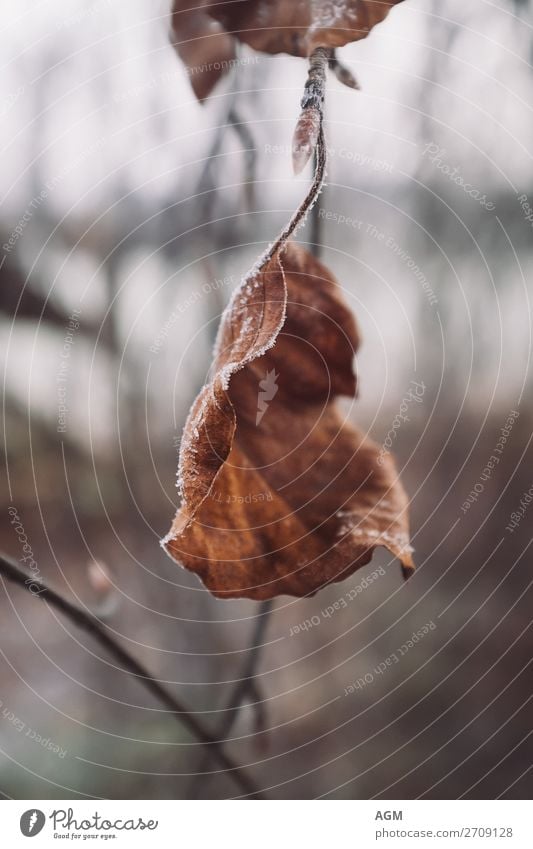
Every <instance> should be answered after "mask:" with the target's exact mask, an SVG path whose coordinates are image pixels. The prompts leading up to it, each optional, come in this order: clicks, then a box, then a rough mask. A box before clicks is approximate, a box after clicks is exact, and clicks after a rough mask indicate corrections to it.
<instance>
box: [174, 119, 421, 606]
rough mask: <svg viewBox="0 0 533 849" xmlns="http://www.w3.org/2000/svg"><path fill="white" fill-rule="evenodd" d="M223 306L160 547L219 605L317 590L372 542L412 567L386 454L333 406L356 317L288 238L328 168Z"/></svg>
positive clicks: (350, 380)
mask: <svg viewBox="0 0 533 849" xmlns="http://www.w3.org/2000/svg"><path fill="white" fill-rule="evenodd" d="M317 150H318V157H317V171H316V174H315V179H314V182H313V185H312V187H311V190H310V192H309V194H308V195H307V197H306V199H305V200H304V202H303V203H302V205H301V206H300V208H299V209H298V210H297V212H296V213H295V214H294V216H293V218H292V219H291V221H290V222H289V224H288V226H287V227H286V228H285V230H284V231H283V232H282V233H281V235H280V236H279V238H278V239H277V241H276V242H275V243H274V245H273V246H272V247H271V248H270V249H269V250H268V251H267V253H266V254H265V256H264V257H263V258H262V259H261V260H260V261H259V263H258V264H257V266H256V267H255V268H254V269H252V271H251V272H250V273H249V274H248V275H247V277H246V278H245V279H244V280H243V282H242V283H241V285H240V286H239V288H238V289H237V290H236V292H235V293H234V296H233V298H232V300H231V302H230V304H229V305H228V307H227V309H226V310H225V312H224V315H223V317H222V322H221V326H220V330H219V335H218V341H217V349H216V355H215V362H214V366H213V376H212V378H211V380H210V381H209V382H208V383H207V385H206V386H205V387H204V388H203V390H202V392H201V393H200V395H199V396H198V398H197V400H196V401H195V403H194V405H193V408H192V410H191V412H190V414H189V417H188V419H187V423H186V425H185V430H184V435H183V440H182V444H181V449H180V459H179V470H178V475H179V486H180V489H181V495H182V502H181V506H180V508H179V510H178V513H177V515H176V518H175V520H174V523H173V525H172V528H171V530H170V533H169V534H168V536H167V537H166V538H165V539H164V540H163V541H162V544H163V545H164V547H165V549H166V550H167V552H168V553H169V554H170V555H171V556H172V557H173V558H174V559H175V560H177V561H178V562H179V563H180V564H182V565H183V566H185V567H186V568H187V569H190V570H191V571H193V572H196V573H197V574H198V575H199V576H200V578H201V579H202V581H203V582H204V584H205V585H206V587H207V588H208V589H209V590H210V591H211V592H212V593H213V594H214V595H216V596H218V597H220V598H252V599H267V598H272V597H274V596H277V595H280V594H282V593H286V594H289V595H294V596H306V595H312V594H313V593H315V592H317V591H318V590H319V589H320V588H321V587H324V586H325V585H326V584H328V583H331V582H332V581H340V580H342V579H344V578H346V577H348V576H349V575H351V574H352V572H354V571H355V570H356V569H358V568H359V567H360V566H363V565H364V564H365V563H368V561H369V560H370V559H371V557H372V553H373V551H374V549H375V548H376V547H377V546H378V545H382V546H385V547H386V548H388V549H389V550H390V551H391V552H392V553H393V554H394V555H396V556H397V557H398V558H399V559H400V561H401V564H402V567H403V570H404V574H405V575H408V574H409V573H410V571H411V570H412V569H413V568H414V567H413V563H412V559H411V547H410V545H409V536H408V516H407V506H408V504H407V497H406V495H405V492H404V490H403V488H402V486H401V484H400V482H399V481H398V479H397V475H396V472H395V469H394V465H393V462H392V460H391V459H390V457H389V455H385V456H384V457H383V456H381V457H380V454H379V452H378V449H377V447H376V446H375V445H374V443H373V442H371V441H370V440H368V439H366V438H365V437H364V435H363V434H362V433H361V432H360V431H359V430H357V429H356V428H354V427H352V425H351V424H349V423H348V422H347V421H346V420H345V418H344V417H343V415H342V414H341V412H340V410H339V409H338V407H337V404H336V398H337V397H338V396H339V395H347V396H355V391H356V379H355V375H354V372H353V358H354V354H355V352H356V351H357V348H358V346H359V337H358V332H357V328H356V325H355V320H354V318H353V316H352V314H351V313H350V311H349V309H348V307H347V305H346V303H345V302H344V300H343V298H342V296H341V293H340V289H339V286H338V284H337V283H336V281H335V280H334V278H333V276H332V275H331V273H330V272H329V271H328V269H327V268H325V266H323V265H322V264H321V263H320V262H319V261H318V260H317V259H315V258H314V257H313V256H311V254H309V253H308V252H307V251H305V250H304V249H303V248H302V247H300V246H298V245H296V244H295V243H294V242H293V241H292V240H290V237H291V236H292V235H293V233H294V231H295V230H296V228H297V227H298V226H299V224H300V223H301V222H302V220H303V219H304V218H305V215H306V213H307V212H308V210H309V209H310V207H311V206H312V204H313V203H314V201H315V200H316V198H317V196H318V193H319V191H320V186H321V184H322V180H323V175H324V170H325V150H324V139H323V135H322V127H321V126H320V129H319V136H318V147H317Z"/></svg>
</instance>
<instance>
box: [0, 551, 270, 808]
mask: <svg viewBox="0 0 533 849" xmlns="http://www.w3.org/2000/svg"><path fill="white" fill-rule="evenodd" d="M0 575H3V576H4V577H5V578H7V579H8V580H9V581H11V582H12V583H14V584H17V585H18V586H19V587H23V588H24V589H26V590H28V591H29V592H30V595H32V596H33V597H34V598H38V599H41V601H44V602H45V603H46V604H49V605H51V606H52V607H55V608H56V609H57V610H60V611H61V612H62V613H64V614H65V616H67V617H68V618H69V619H70V620H71V621H72V622H73V623H74V624H75V625H77V626H78V628H81V629H82V630H84V631H87V632H88V633H89V634H91V636H92V637H94V639H95V640H97V641H98V642H99V643H100V644H101V645H102V646H104V648H106V649H107V650H108V651H109V653H110V654H112V655H114V657H115V658H116V659H117V660H118V661H119V662H120V663H122V664H123V666H124V667H125V669H126V670H127V671H128V672H130V673H131V674H132V675H133V676H134V677H135V678H138V679H139V681H140V682H141V683H142V684H143V685H144V686H145V687H146V689H147V690H149V691H150V692H151V693H152V695H153V696H155V698H156V699H158V700H159V701H160V702H161V703H162V704H164V705H165V707H167V708H168V709H169V711H170V712H171V713H172V715H173V716H174V718H175V719H177V720H178V722H180V723H182V724H183V725H184V726H185V727H186V728H187V729H188V730H189V731H190V732H191V734H192V735H193V736H194V737H196V739H197V740H198V741H199V742H200V743H201V744H202V745H204V746H206V747H207V748H208V750H209V752H210V753H211V754H212V756H213V758H215V759H216V760H217V761H218V763H219V765H220V766H221V767H222V768H223V769H224V770H225V771H227V772H228V773H230V775H231V777H232V778H233V780H234V781H235V783H236V784H238V786H239V787H240V789H241V790H242V791H244V794H245V795H247V796H249V797H251V798H253V799H262V798H264V797H263V795H262V794H261V792H260V791H259V789H258V788H257V787H256V785H255V783H254V782H253V781H252V779H251V778H250V777H249V776H248V774H247V773H246V772H245V770H243V768H242V767H241V766H239V765H238V764H237V763H235V761H234V760H233V759H232V758H231V757H230V756H229V755H227V754H226V752H225V751H224V748H223V744H222V740H221V739H220V738H219V737H217V736H215V735H213V734H211V732H210V731H209V730H208V729H207V728H206V727H205V726H204V724H203V722H201V721H200V720H199V719H197V718H196V717H195V715H194V714H193V713H191V712H190V711H189V710H187V708H186V707H184V705H183V704H182V703H181V702H180V701H179V700H178V699H176V698H175V697H174V696H172V695H171V694H170V693H169V692H168V691H167V690H166V689H165V687H163V686H162V685H161V684H160V683H159V681H157V679H155V678H154V677H153V676H152V675H150V673H149V672H148V670H147V669H146V668H145V667H144V666H143V665H142V664H141V663H139V661H138V660H136V659H135V658H134V657H133V656H132V655H131V654H130V653H129V652H128V651H126V649H124V648H122V646H121V645H120V644H119V643H118V642H116V641H115V639H114V638H113V637H111V636H110V635H109V633H108V632H107V630H106V627H105V626H104V625H103V624H102V623H101V622H100V620H99V619H97V617H96V616H94V615H93V614H92V613H88V612H87V611H85V610H83V609H82V608H80V607H77V606H76V605H75V604H72V602H70V601H67V599H65V598H63V596H61V595H60V594H59V593H58V592H56V591H55V590H53V589H51V588H50V587H48V586H47V585H46V584H45V583H44V582H43V581H41V580H37V579H36V578H34V577H33V576H32V575H28V574H27V573H26V572H24V571H23V570H22V569H20V568H19V567H18V566H17V565H16V563H14V562H13V561H12V560H10V559H9V558H7V557H6V556H5V555H3V554H0Z"/></svg>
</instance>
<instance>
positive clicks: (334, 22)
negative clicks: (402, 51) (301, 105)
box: [206, 0, 402, 56]
mask: <svg viewBox="0 0 533 849" xmlns="http://www.w3.org/2000/svg"><path fill="white" fill-rule="evenodd" d="M400 2H402V0H211V2H208V3H207V6H206V8H207V10H208V11H209V13H210V14H211V15H212V16H213V17H214V18H216V19H217V20H218V21H220V23H221V24H222V25H223V27H224V29H225V30H226V31H227V32H228V33H232V34H233V35H235V36H236V37H237V38H238V39H239V40H240V41H243V42H244V43H245V44H249V45H250V46H251V47H253V48H254V49H255V50H260V51H262V52H263V53H290V54H292V55H293V56H310V55H311V53H312V52H313V51H314V50H315V49H316V48H317V47H342V46H343V45H345V44H348V43H349V42H351V41H358V40H359V39H361V38H365V37H366V36H367V35H368V33H369V32H370V30H371V29H372V27H374V26H375V25H376V24H378V23H380V22H381V21H382V20H383V19H384V18H386V16H387V15H388V13H389V11H390V9H391V8H392V6H395V5H396V4H397V3H400Z"/></svg>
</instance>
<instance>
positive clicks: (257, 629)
mask: <svg viewBox="0 0 533 849" xmlns="http://www.w3.org/2000/svg"><path fill="white" fill-rule="evenodd" d="M272 606H273V602H272V599H269V600H268V601H262V602H261V604H260V606H259V610H258V612H257V614H256V617H255V625H254V630H253V633H252V639H251V641H250V648H249V649H248V652H247V654H246V658H245V661H244V665H243V668H242V671H241V675H240V676H239V680H238V681H237V682H236V684H235V687H234V689H233V692H232V693H231V694H230V697H229V699H228V703H227V705H226V707H225V708H224V715H223V718H222V722H221V723H220V726H219V728H218V730H217V737H220V738H221V739H225V738H226V737H227V736H228V735H229V734H230V732H231V729H232V728H233V726H234V724H235V722H236V720H237V718H238V716H239V710H240V708H241V706H242V704H243V702H244V700H245V699H246V697H247V695H249V694H250V695H252V697H253V698H254V699H255V704H254V708H256V733H260V732H261V731H263V730H264V727H265V716H264V711H263V709H262V707H263V706H262V703H261V701H262V700H261V695H260V691H259V687H258V684H257V678H256V674H257V666H258V663H259V658H260V656H261V648H262V645H263V637H264V635H265V631H266V629H267V626H268V621H269V615H270V612H271V610H272ZM209 758H210V753H209V752H206V753H205V756H204V758H203V759H202V761H201V763H200V764H199V766H198V774H197V775H196V776H195V777H194V779H193V780H192V782H191V787H190V791H189V799H196V798H197V794H198V791H199V788H200V783H201V782H202V781H205V779H206V778H208V777H209V776H206V770H207V769H208V767H209Z"/></svg>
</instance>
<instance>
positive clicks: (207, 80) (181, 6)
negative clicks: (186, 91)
mask: <svg viewBox="0 0 533 849" xmlns="http://www.w3.org/2000/svg"><path fill="white" fill-rule="evenodd" d="M204 6H205V4H204ZM171 34H172V43H173V44H174V47H175V48H176V50H177V52H178V55H179V57H180V59H181V60H182V62H183V64H184V65H185V68H186V71H187V74H188V76H189V79H190V82H191V85H192V88H193V91H194V93H195V95H196V97H197V98H198V100H200V101H203V100H205V98H206V97H208V95H209V94H211V91H212V90H213V88H214V87H215V85H216V84H217V82H218V81H219V80H220V79H221V78H222V77H223V76H224V74H226V73H227V71H228V69H229V68H230V67H231V66H232V64H233V63H234V62H235V60H236V44H235V39H234V38H233V37H232V36H231V35H228V33H227V32H225V31H224V29H223V27H222V26H221V25H220V24H219V23H217V22H216V21H215V20H214V19H213V18H211V17H210V16H209V15H208V14H207V12H206V11H204V8H202V4H201V3H199V2H197V3H196V8H194V4H193V3H191V2H190V0H174V5H173V7H172V24H171Z"/></svg>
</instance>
